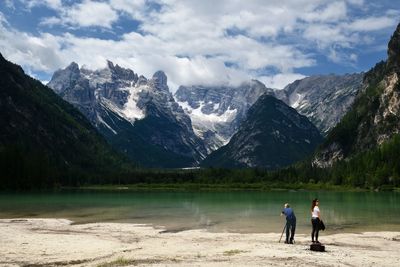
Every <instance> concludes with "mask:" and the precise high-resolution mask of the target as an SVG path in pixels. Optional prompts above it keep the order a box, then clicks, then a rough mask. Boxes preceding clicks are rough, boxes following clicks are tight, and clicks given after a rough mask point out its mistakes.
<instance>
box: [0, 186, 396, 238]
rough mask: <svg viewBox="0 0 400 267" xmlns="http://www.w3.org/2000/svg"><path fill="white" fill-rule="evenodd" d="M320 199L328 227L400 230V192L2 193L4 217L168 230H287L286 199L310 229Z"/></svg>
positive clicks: (300, 226) (301, 229) (303, 229)
mask: <svg viewBox="0 0 400 267" xmlns="http://www.w3.org/2000/svg"><path fill="white" fill-rule="evenodd" d="M315 197H317V198H319V199H320V209H321V215H322V218H323V220H324V222H325V224H326V226H327V230H326V231H325V232H327V233H337V232H362V231H381V230H385V231H391V230H393V231H400V193H395V192H308V191H270V192H258V191H240V192H237V191H232V192H202V191H200V192H158V191H150V192H143V191H140V192H136V191H123V190H121V191H110V192H108V191H107V192H105V191H61V192H45V193H44V192H41V193H0V218H67V219H70V220H73V221H74V222H75V223H91V222H122V223H138V224H149V225H152V226H154V227H165V229H166V230H168V231H181V230H187V229H200V228H202V229H207V230H209V231H213V232H239V233H252V232H254V233H268V232H281V231H282V228H283V226H284V221H285V219H284V217H281V216H280V212H281V210H282V207H283V204H284V203H285V202H289V203H290V204H291V206H292V207H293V209H294V211H295V214H296V217H297V232H298V233H308V232H309V231H310V228H311V226H310V205H311V200H312V199H313V198H315Z"/></svg>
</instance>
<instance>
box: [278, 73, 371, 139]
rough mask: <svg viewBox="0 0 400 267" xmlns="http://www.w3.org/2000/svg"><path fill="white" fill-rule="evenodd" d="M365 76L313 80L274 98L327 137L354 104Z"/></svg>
mask: <svg viewBox="0 0 400 267" xmlns="http://www.w3.org/2000/svg"><path fill="white" fill-rule="evenodd" d="M363 76H364V73H354V74H345V75H333V74H332V75H315V76H310V77H307V78H304V79H301V80H297V81H295V82H293V83H291V84H289V85H287V86H286V87H285V88H284V89H283V90H276V91H275V96H276V97H277V98H278V99H281V100H282V101H284V102H285V103H286V104H287V105H289V106H291V107H292V108H295V109H296V110H297V111H298V112H299V113H300V114H302V115H304V116H306V117H307V118H308V119H309V120H310V121H311V122H312V123H314V125H315V126H317V128H318V129H319V130H320V132H321V133H322V134H323V135H326V134H327V133H328V132H329V130H330V129H332V128H333V127H334V126H335V125H336V124H337V123H338V122H339V121H340V120H341V118H342V117H343V116H344V114H346V112H347V111H348V110H349V108H350V106H351V105H352V104H353V102H354V98H355V96H356V94H357V92H358V91H359V90H360V88H361V86H362V81H363Z"/></svg>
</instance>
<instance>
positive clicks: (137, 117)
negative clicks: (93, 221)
mask: <svg viewBox="0 0 400 267" xmlns="http://www.w3.org/2000/svg"><path fill="white" fill-rule="evenodd" d="M361 77H362V74H353V75H342V76H335V75H325V76H313V77H308V78H305V79H302V80H298V81H295V82H294V83H292V84H290V85H288V86H287V87H286V88H284V89H283V90H276V89H271V88H267V87H266V86H265V85H264V84H263V83H261V82H259V81H257V80H251V81H248V82H244V83H242V84H241V85H239V86H201V85H198V86H180V87H179V88H178V90H177V91H176V92H175V94H174V95H172V93H171V92H170V90H169V88H168V85H167V77H166V75H165V73H164V72H162V71H158V72H156V73H155V74H154V75H153V77H152V78H151V79H147V78H146V77H144V76H142V75H138V74H136V73H135V72H134V71H132V70H130V69H126V68H122V67H120V66H119V65H114V64H113V63H112V62H111V61H108V62H107V66H106V67H105V68H103V69H98V70H89V69H86V68H85V67H81V68H80V67H79V66H78V64H76V63H74V62H73V63H71V64H70V65H69V66H68V67H66V68H65V69H61V70H58V71H56V72H55V73H54V75H53V77H52V79H51V81H50V82H49V83H48V86H49V87H51V88H52V89H53V90H54V91H55V92H56V93H57V94H59V95H60V96H61V97H63V98H64V100H67V101H68V102H70V103H71V104H73V105H74V106H76V107H77V108H78V109H79V110H80V111H81V112H82V113H83V114H84V115H85V116H86V117H87V118H88V119H89V120H90V121H91V122H92V124H93V125H94V126H95V127H96V128H97V129H98V130H99V132H100V133H101V134H102V135H103V136H104V137H105V138H106V139H107V141H108V142H109V143H110V144H111V145H113V146H114V147H115V148H116V149H117V150H119V151H121V152H123V153H125V154H126V155H127V156H128V157H129V158H130V159H132V160H133V161H134V162H136V163H137V164H138V165H140V166H143V167H167V168H170V167H173V168H176V167H190V166H198V165H199V164H200V162H201V161H202V160H204V159H205V158H206V157H207V156H208V155H210V154H211V153H212V152H213V151H216V150H218V149H219V148H221V147H222V146H224V145H226V144H228V143H229V141H230V140H231V138H232V136H233V135H234V134H235V133H236V132H237V131H238V129H239V128H240V126H241V124H242V123H243V122H244V121H245V119H246V118H247V112H248V110H249V109H250V107H251V106H252V105H253V104H254V103H255V102H256V101H257V100H258V99H259V98H260V97H261V96H262V95H264V94H268V95H271V96H274V97H276V98H278V99H281V100H282V101H283V102H284V103H285V104H287V105H289V106H291V107H293V108H295V109H297V111H298V112H300V113H301V114H303V115H305V116H307V117H308V118H309V119H310V120H311V121H312V122H314V123H315V124H316V125H317V126H319V129H320V131H321V132H322V134H325V133H326V131H328V130H329V129H330V128H331V127H332V126H334V125H335V123H337V121H338V120H339V119H340V118H341V117H342V116H343V114H344V113H345V112H346V110H347V109H348V107H349V106H350V104H351V103H352V101H353V100H354V95H355V94H356V92H357V90H358V88H359V85H360V84H361ZM321 103H323V104H321ZM270 115H271V116H274V114H270ZM307 151H308V150H307ZM207 162H209V160H208V161H207ZM263 165H265V166H267V165H268V164H263ZM272 165H274V164H272ZM248 166H252V165H248ZM274 166H275V165H274Z"/></svg>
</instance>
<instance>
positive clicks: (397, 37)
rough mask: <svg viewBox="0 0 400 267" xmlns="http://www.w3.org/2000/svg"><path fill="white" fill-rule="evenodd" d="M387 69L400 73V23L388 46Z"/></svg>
mask: <svg viewBox="0 0 400 267" xmlns="http://www.w3.org/2000/svg"><path fill="white" fill-rule="evenodd" d="M387 67H388V70H389V71H392V72H400V23H399V25H397V28H396V30H395V32H394V33H393V35H392V37H391V38H390V41H389V44H388V60H387Z"/></svg>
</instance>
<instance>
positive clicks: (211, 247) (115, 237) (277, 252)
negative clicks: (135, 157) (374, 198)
mask: <svg viewBox="0 0 400 267" xmlns="http://www.w3.org/2000/svg"><path fill="white" fill-rule="evenodd" d="M280 234H281V233H265V234H256V233H254V234H251V233H250V234H238V233H211V232H207V231H205V230H187V231H180V232H168V231H165V229H162V228H157V229H156V228H153V227H151V226H146V225H137V224H124V223H90V224H75V225H74V224H73V223H72V222H71V221H69V220H66V219H1V220H0V248H1V249H0V266H27V265H31V266H99V267H100V266H101V267H107V266H287V265H290V266H400V254H399V251H400V232H365V233H359V234H349V233H346V234H332V235H324V233H323V232H321V236H320V241H321V242H322V243H324V245H325V246H326V252H322V253H321V252H313V251H310V250H309V244H310V242H309V241H310V237H309V236H308V235H304V234H299V235H296V243H295V244H294V245H286V244H283V243H278V240H279V237H280Z"/></svg>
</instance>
